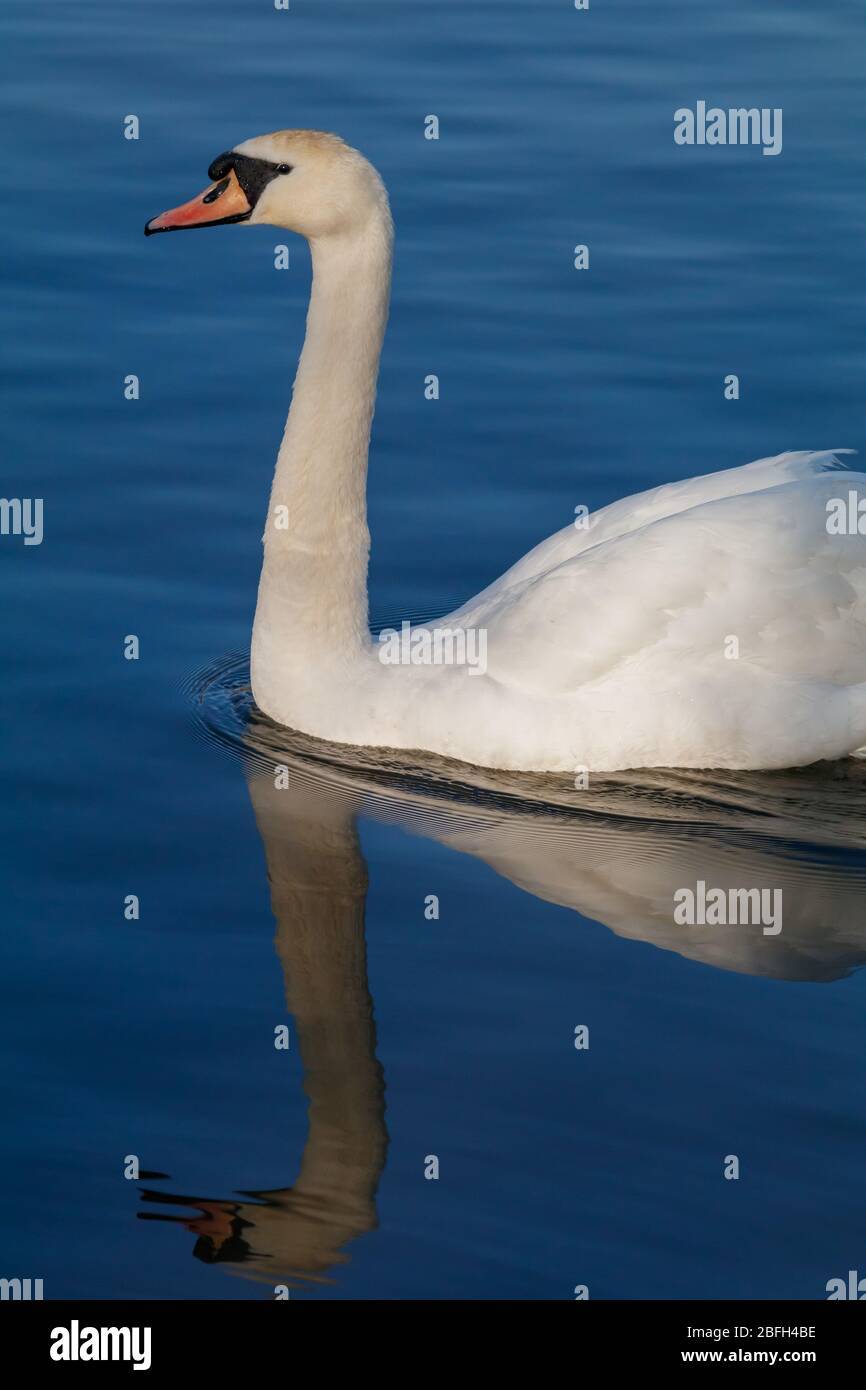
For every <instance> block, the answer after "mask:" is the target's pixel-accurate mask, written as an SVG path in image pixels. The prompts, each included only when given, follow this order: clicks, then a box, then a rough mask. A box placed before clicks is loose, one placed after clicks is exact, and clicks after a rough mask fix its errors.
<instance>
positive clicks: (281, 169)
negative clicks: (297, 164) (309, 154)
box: [277, 164, 292, 174]
mask: <svg viewBox="0 0 866 1390" xmlns="http://www.w3.org/2000/svg"><path fill="white" fill-rule="evenodd" d="M291 172H292V166H291V164H278V165H277V173H278V174H290V173H291Z"/></svg>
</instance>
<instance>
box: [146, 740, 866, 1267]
mask: <svg viewBox="0 0 866 1390" xmlns="http://www.w3.org/2000/svg"><path fill="white" fill-rule="evenodd" d="M244 745H245V747H244V752H245V756H246V759H247V779H248V786H249V792H250V797H251V800H252V803H253V807H254V810H255V816H256V822H257V825H258V829H259V833H260V834H261V837H262V841H263V845H264V851H265V858H266V862H267V869H268V876H269V881H270V893H271V905H272V909H273V914H274V918H275V921H276V950H277V955H278V957H279V960H280V964H281V966H282V969H283V975H284V980H285V992H286V1001H287V1005H288V1009H289V1012H290V1013H291V1015H292V1016H293V1018H294V1027H295V1033H296V1036H297V1041H298V1045H299V1049H300V1054H301V1058H302V1062H303V1068H304V1086H305V1090H306V1093H307V1096H308V1099H309V1130H308V1136H307V1140H306V1144H305V1148H304V1152H303V1158H302V1161H301V1165H300V1171H299V1172H298V1174H297V1176H296V1177H295V1178H294V1181H291V1180H290V1179H289V1175H287V1179H288V1180H289V1181H290V1185H287V1186H286V1187H283V1188H278V1189H270V1190H266V1191H255V1192H244V1193H241V1194H239V1195H236V1196H232V1197H225V1198H216V1199H215V1198H207V1197H199V1196H192V1195H189V1194H186V1195H181V1194H166V1193H165V1192H158V1191H156V1190H155V1189H147V1190H144V1191H142V1192H141V1196H142V1199H143V1200H144V1202H145V1203H147V1204H148V1206H150V1205H152V1204H153V1203H160V1204H162V1205H163V1206H167V1207H173V1208H178V1207H183V1208H186V1209H188V1210H189V1209H192V1210H193V1211H196V1212H197V1215H195V1216H190V1215H181V1214H179V1213H177V1214H170V1213H159V1214H158V1213H156V1212H150V1211H148V1212H142V1213H140V1214H141V1215H142V1216H145V1217H150V1219H157V1220H165V1221H174V1222H177V1223H180V1224H182V1225H183V1226H184V1227H185V1228H186V1229H187V1230H188V1231H190V1232H191V1233H192V1234H193V1235H195V1236H196V1237H197V1240H196V1243H195V1247H194V1253H195V1254H196V1255H197V1256H198V1257H199V1258H201V1259H204V1260H206V1261H213V1262H219V1263H221V1264H222V1265H223V1267H224V1268H225V1269H226V1270H229V1271H231V1272H232V1273H235V1274H239V1275H246V1276H249V1277H252V1278H254V1279H258V1280H260V1281H263V1282H265V1283H267V1284H269V1285H271V1287H272V1288H273V1286H275V1285H277V1284H281V1283H286V1284H288V1285H289V1286H293V1285H297V1284H299V1283H303V1282H306V1281H321V1280H325V1279H328V1278H329V1277H330V1274H331V1272H332V1271H333V1270H334V1269H335V1267H336V1266H337V1265H338V1264H340V1263H341V1262H343V1261H345V1260H346V1259H347V1258H348V1255H347V1253H346V1247H347V1246H348V1245H349V1244H350V1243H351V1242H352V1241H353V1240H355V1239H356V1238H357V1237H359V1236H361V1235H363V1234H364V1233H366V1232H368V1231H371V1230H372V1229H373V1228H374V1227H375V1225H376V1207H375V1197H376V1189H377V1186H378V1183H379V1179H380V1177H381V1173H382V1170H383V1167H384V1164H385V1157H386V1151H387V1145H388V1137H387V1131H386V1127H385V1102H384V1080H383V1076H382V1070H381V1067H380V1065H379V1063H378V1061H377V1058H376V1034H375V1027H374V1022H373V1004H372V1000H371V997H370V990H369V986H368V982H367V970H366V953H365V941H364V909H365V897H366V890H367V872H366V866H365V863H364V859H363V856H362V853H361V849H360V846H359V841H358V833H357V822H358V818H359V817H361V818H364V817H366V818H372V819H375V820H378V821H380V822H390V823H392V824H396V825H400V826H402V827H403V828H404V829H406V830H407V831H409V832H410V833H412V834H416V835H421V836H425V837H429V838H431V839H434V840H436V841H438V842H439V843H441V844H443V845H447V846H450V847H451V848H453V849H455V850H458V851H460V852H462V853H464V854H468V855H472V856H473V857H475V858H478V859H481V860H483V861H484V862H485V863H486V864H488V865H489V866H490V867H491V868H492V869H494V870H495V871H496V872H497V873H498V874H500V875H501V876H503V877H504V878H506V879H509V880H510V881H511V882H512V883H514V884H516V885H517V886H518V887H519V888H521V889H522V890H523V891H524V892H525V893H527V894H528V895H530V896H532V897H536V898H539V899H541V900H543V901H545V902H550V903H555V904H558V905H560V906H562V907H567V908H570V909H572V910H573V911H574V912H575V914H579V919H588V920H590V921H593V922H597V923H601V924H603V925H604V926H605V927H607V928H608V929H609V930H610V931H612V932H614V933H615V934H616V935H617V936H618V937H621V938H624V939H631V940H635V941H643V942H646V943H649V944H651V945H653V946H656V947H658V948H659V949H661V950H664V951H670V952H673V953H676V954H677V955H679V956H682V957H686V958H688V959H689V960H692V961H697V962H700V963H701V964H703V965H707V966H712V967H715V968H717V969H723V970H728V971H736V972H740V973H743V974H749V975H760V976H765V977H769V978H773V979H777V980H788V981H801V982H810V981H811V982H821V983H824V982H828V981H832V980H836V979H839V978H841V977H843V976H845V975H847V974H849V973H850V972H851V971H852V970H854V969H855V968H857V967H858V966H860V965H862V964H863V962H864V960H866V916H864V912H863V905H864V891H866V763H864V762H862V761H859V760H856V759H849V760H847V761H845V762H841V763H836V764H824V765H817V766H814V767H812V768H808V769H804V770H799V771H790V772H779V773H722V774H720V773H707V774H704V773H698V772H664V771H659V772H649V773H639V774H635V775H632V776H629V775H626V774H618V775H616V776H608V777H606V778H605V779H603V780H602V779H593V780H592V783H591V785H590V786H589V787H587V788H586V789H585V790H581V791H578V790H575V788H574V787H573V786H572V785H571V784H570V783H569V781H568V780H567V779H564V778H563V779H554V778H551V777H549V776H548V777H544V778H537V777H534V776H531V775H519V776H515V775H514V774H506V773H501V774H500V773H490V772H479V771H477V770H475V769H472V770H470V769H467V768H466V767H464V766H462V765H459V764H448V763H445V762H443V761H441V760H437V759H431V758H425V759H423V760H422V761H418V762H416V763H414V764H413V763H409V762H407V761H406V760H405V757H404V755H403V754H400V755H394V757H393V759H389V758H387V757H383V756H382V755H381V754H379V753H377V754H376V755H375V757H374V756H373V755H369V756H367V755H365V754H364V752H363V750H357V749H351V750H350V749H342V748H336V747H334V746H333V745H325V744H321V743H318V742H317V741H315V740H312V739H308V738H305V737H300V736H295V735H289V734H287V733H286V731H285V730H283V729H279V728H277V727H276V726H275V725H272V724H271V723H270V721H268V720H266V719H265V718H264V717H263V716H260V715H258V714H254V715H253V716H252V717H251V719H250V721H249V724H248V726H247V730H246V734H245V738H244ZM277 769H287V775H286V773H285V772H281V773H278V772H277ZM277 784H279V787H278V785H277ZM283 784H287V785H283ZM700 883H704V884H712V885H713V886H714V887H715V888H718V889H721V890H723V891H724V892H725V893H729V892H735V891H736V890H739V889H757V890H762V891H764V892H766V893H776V894H780V895H781V898H780V900H781V901H783V902H784V917H783V924H782V929H781V930H780V931H778V932H776V933H775V934H774V933H773V932H767V931H764V930H762V928H761V926H760V925H759V924H757V925H756V924H751V925H748V924H747V925H725V926H707V925H703V926H702V925H679V924H678V923H677V921H676V920H675V910H674V904H675V894H677V892H678V891H680V890H683V889H694V888H695V886H696V885H697V884H700ZM579 919H577V920H576V921H575V928H576V929H578V930H579V929H580V925H581V921H580V920H579Z"/></svg>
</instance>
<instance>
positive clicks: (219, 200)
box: [144, 169, 253, 236]
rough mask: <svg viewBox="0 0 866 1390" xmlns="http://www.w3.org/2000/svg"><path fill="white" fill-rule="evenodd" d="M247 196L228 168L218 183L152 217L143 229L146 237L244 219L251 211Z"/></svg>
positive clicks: (235, 176) (233, 172) (233, 173)
mask: <svg viewBox="0 0 866 1390" xmlns="http://www.w3.org/2000/svg"><path fill="white" fill-rule="evenodd" d="M252 210H253V209H252V206H251V204H250V202H249V200H248V199H247V195H246V194H245V193H244V190H243V189H242V188H241V186H240V184H239V183H238V176H237V174H236V173H235V171H234V169H230V170H229V172H228V174H227V175H226V177H225V178H224V179H220V181H219V183H214V184H211V186H210V188H206V189H205V191H204V193H199V194H198V196H197V197H195V198H191V199H190V201H189V202H188V203H181V205H180V207H177V208H170V209H169V211H168V212H161V213H160V214H159V217H152V218H151V219H150V221H149V222H148V223H147V225H146V226H145V229H144V235H145V236H151V235H152V233H153V232H182V231H184V229H185V228H187V227H219V226H221V225H222V224H223V223H226V222H245V221H246V220H247V218H248V217H249V215H250V213H251V212H252Z"/></svg>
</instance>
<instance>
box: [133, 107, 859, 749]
mask: <svg viewBox="0 0 866 1390" xmlns="http://www.w3.org/2000/svg"><path fill="white" fill-rule="evenodd" d="M233 160H234V161H236V162H237V165H238V180H240V182H237V181H235V183H234V184H231V180H232V179H234V174H233V173H232V172H231V169H232V161H233ZM213 170H214V171H215V172H214V176H215V177H216V176H217V174H223V173H225V172H226V171H227V170H228V171H229V177H228V178H227V179H225V181H224V184H225V187H226V192H225V194H222V193H219V194H217V197H223V196H224V197H225V198H226V200H227V201H226V202H225V204H224V205H223V206H225V207H226V208H227V209H228V208H231V209H232V212H231V213H230V214H229V216H228V218H227V219H226V220H246V221H250V222H266V223H272V224H275V225H278V226H282V227H287V228H289V229H290V230H294V231H297V232H299V233H301V234H302V235H304V236H306V237H307V238H308V240H309V242H310V245H311V249H312V259H313V289H312V295H311V299H310V309H309V314H308V319H307V334H306V340H305V344H304V350H303V354H302V356H301V361H300V366H299V369H298V375H297V379H296V382H295V389H294V395H293V400H292V407H291V410H290V412H289V418H288V422H287V424H286V431H285V436H284V439H283V443H282V446H281V448H280V452H279V456H278V460H277V467H276V472H275V476H274V484H273V490H272V494H271V506H270V510H269V514H268V521H267V525H266V528H265V536H264V563H263V567H262V576H261V582H260V586H259V598H258V606H257V609H256V618H255V625H254V630H253V642H252V686H253V694H254V696H255V699H256V702H257V703H258V705H259V706H260V708H261V709H262V710H264V712H265V713H266V714H268V715H270V717H271V718H272V719H274V720H276V721H277V722H278V723H281V724H284V725H286V726H288V727H290V728H295V729H298V730H301V731H302V732H305V733H309V734H313V735H316V736H318V737H320V738H324V739H329V740H332V741H334V742H340V743H348V744H356V745H366V746H374V747H375V746H380V747H391V748H418V749H427V750H429V751H431V752H435V753H440V754H443V755H445V756H448V757H452V758H458V759H461V760H463V761H466V762H470V763H475V764H478V765H482V766H487V767H492V768H509V769H515V770H535V771H574V770H582V769H587V770H598V771H601V770H614V769H622V768H629V767H633V768H637V767H652V766H671V767H673V766H680V767H729V768H774V767H789V766H795V765H798V764H805V763H809V762H814V761H816V760H817V759H821V758H837V757H841V756H844V755H845V754H848V753H851V752H853V751H854V750H856V749H857V748H859V747H860V746H861V745H862V744H864V743H866V536H863V535H860V534H859V531H858V530H857V529H856V527H855V528H854V531H853V534H841V535H838V534H831V531H830V528H829V527H828V505H829V506H830V507H831V508H832V506H833V504H834V502H835V499H838V498H840V497H841V498H845V497H847V495H848V493H849V492H851V491H854V492H856V493H857V494H858V496H860V497H864V498H866V475H862V474H858V473H853V472H847V471H841V470H842V468H843V465H841V464H840V463H839V461H838V459H836V457H835V456H834V455H833V454H829V453H794V454H782V455H780V456H779V457H777V458H774V459H762V460H759V461H758V462H757V463H752V464H749V465H747V466H746V467H744V468H737V469H732V470H730V471H728V472H722V473H714V474H710V475H708V476H705V477H699V478H693V479H689V480H687V481H685V482H681V483H676V484H670V485H668V486H666V487H660V488H656V489H654V490H652V491H650V492H645V493H641V494H639V495H638V496H635V497H629V498H625V499H623V500H622V501H619V502H616V503H613V504H612V505H611V506H609V507H605V508H603V509H602V510H601V511H599V512H597V513H595V514H594V515H593V516H592V517H590V518H588V519H587V523H586V526H585V528H580V527H578V526H574V525H571V526H569V527H567V528H565V529H564V530H563V531H561V532H560V533H558V534H557V535H555V536H552V537H551V538H550V539H549V540H547V541H545V542H543V543H542V544H541V545H539V546H537V547H536V548H535V549H534V550H532V551H530V553H529V554H528V555H526V556H525V557H524V558H523V559H522V560H520V561H519V562H518V563H517V564H516V565H514V566H513V567H512V568H511V569H510V570H509V571H508V572H507V573H506V574H505V575H503V576H502V578H501V579H499V580H498V581H497V582H496V583H494V584H492V585H491V586H490V587H489V588H487V589H485V590H484V591H483V593H481V594H479V595H478V597H477V598H475V599H473V600H471V601H470V602H469V603H467V604H465V605H464V606H463V607H462V608H461V609H459V610H458V611H457V612H456V613H452V614H450V615H448V616H447V617H444V618H442V619H440V620H438V622H437V623H436V624H435V625H434V624H431V625H427V626H428V627H430V628H433V627H435V628H437V629H439V630H442V629H450V630H454V629H460V630H462V631H464V632H466V631H468V632H470V633H474V634H482V633H483V635H484V640H485V642H486V669H484V670H481V669H474V670H473V669H472V667H471V666H468V665H465V664H464V665H448V664H426V665H425V664H419V665H414V664H412V665H399V664H398V665H394V664H386V663H385V662H384V661H383V660H382V656H383V647H382V645H381V644H380V643H379V642H374V641H373V640H372V639H371V637H370V634H369V628H368V622H367V560H368V553H369V533H368V530H367V520H366V473H367V452H368V444H369V435H370V425H371V421H372V416H373V406H374V400H375V390H376V378H377V373H378V366H379V356H380V352H381V346H382V339H383V336H384V331H385V323H386V319H387V312H388V298H389V292H390V279H391V249H392V228H391V218H390V213H389V210H388V201H387V195H386V193H385V190H384V187H383V185H382V182H381V180H380V178H379V176H378V174H377V173H376V171H375V170H374V169H373V168H372V166H371V165H370V164H368V163H367V161H366V160H365V159H364V158H363V157H362V156H361V155H360V154H358V153H357V151H354V150H351V149H349V148H348V147H347V146H346V145H344V144H343V142H342V141H340V140H338V139H337V138H336V137H334V136H327V135H322V134H320V133H318V132H305V131H283V132H279V133H277V134H275V135H269V136H262V137H260V138H258V139H256V140H251V141H247V142H246V143H245V144H243V145H240V146H238V147H237V148H236V150H235V151H231V152H229V153H228V154H227V155H225V156H221V162H220V161H218V162H217V163H216V164H215V165H214V166H213ZM284 170H290V172H289V173H283V172H281V171H284ZM241 184H242V185H243V189H242V191H241ZM223 186H224V185H222V184H217V185H216V188H217V189H220V188H222V187H223ZM244 197H246V198H247V203H244V201H243V199H244ZM230 198H235V199H236V201H235V202H231V203H230V202H229V201H228V199H230ZM201 206H202V204H200V203H199V202H197V201H196V200H194V201H193V203H191V204H187V205H185V207H184V208H182V209H178V210H176V213H174V214H172V213H169V214H164V215H163V217H162V218H159V219H155V223H154V224H150V230H170V229H171V228H172V227H174V226H190V225H196V224H197V223H198V222H200V221H204V220H217V219H215V218H214V215H213V210H214V209H216V210H219V209H220V206H221V205H220V204H219V202H213V201H212V202H211V204H209V205H208V210H207V211H206V213H205V215H203V216H201V217H199V216H198V215H197V210H198V209H199V208H200V207H201ZM245 206H248V207H249V211H247V212H244V211H238V210H237V209H242V208H243V207H245ZM191 209H192V211H190V210H191ZM172 217H175V218H176V220H175V221H171V218H172ZM219 220H223V219H219ZM476 651H477V649H476Z"/></svg>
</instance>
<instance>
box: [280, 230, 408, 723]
mask: <svg viewBox="0 0 866 1390" xmlns="http://www.w3.org/2000/svg"><path fill="white" fill-rule="evenodd" d="M311 250H312V259H313V288H312V294H311V297H310V307H309V312H308V314H307V332H306V338H305V341H304V349H303V352H302V354H301V360H300V364H299V367H298V374H297V377H296V380H295V387H294V394H293V398H292V406H291V410H290V411H289V418H288V420H287V422H286V431H285V435H284V437H283V442H282V445H281V447H280V452H279V455H278V458H277V466H276V472H275V474H274V483H273V489H272V492H271V500H270V507H269V511H268V518H267V523H266V526H265V535H264V547H265V550H264V562H263V566H262V575H261V581H260V584H259V597H258V606H257V608H256V620H255V626H254V630H253V651H252V676H253V691H254V693H255V695H256V699H257V700H258V702H259V704H260V705H261V706H262V707H263V708H264V709H265V710H266V711H267V712H268V713H276V710H275V709H274V706H275V703H276V701H277V700H278V699H279V698H282V701H283V703H284V702H285V695H286V687H287V684H289V683H290V682H291V680H292V673H293V672H294V673H295V676H296V677H297V678H299V679H301V680H303V676H302V675H300V674H299V673H300V668H301V667H302V666H304V665H307V666H308V665H309V664H310V663H315V664H316V665H317V666H319V676H320V677H321V665H322V663H330V664H334V663H335V662H336V664H337V665H340V664H342V663H345V662H346V661H347V660H351V658H352V657H354V656H357V654H358V653H359V652H360V651H361V650H362V649H363V648H364V647H365V646H366V644H367V643H368V640H369V634H368V627H367V560H368V555H369V549H370V536H369V532H368V530H367V503H366V484H367V453H368V448H369V440H370V426H371V423H372V418H373V406H374V402H375V396H376V377H377V374H378V369H379V356H380V353H381V349H382V339H383V336H384V332H385V323H386V319H387V315H388V298H389V292H390V283H391V253H392V229H391V219H390V214H389V213H388V210H387V205H383V206H382V207H381V208H377V209H376V210H375V211H373V212H371V215H370V218H369V221H368V223H367V224H366V226H365V227H364V229H363V230H361V231H359V232H356V233H355V234H354V235H353V236H351V237H349V236H345V237H330V238H323V239H322V240H321V241H319V242H313V243H311ZM272 686H273V688H274V697H273V698H271V696H270V690H271V687H272ZM280 714H281V717H282V718H283V719H284V720H285V719H286V714H285V712H284V711H280Z"/></svg>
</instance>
